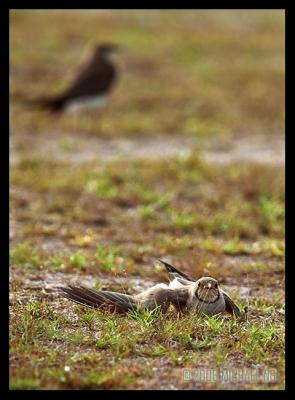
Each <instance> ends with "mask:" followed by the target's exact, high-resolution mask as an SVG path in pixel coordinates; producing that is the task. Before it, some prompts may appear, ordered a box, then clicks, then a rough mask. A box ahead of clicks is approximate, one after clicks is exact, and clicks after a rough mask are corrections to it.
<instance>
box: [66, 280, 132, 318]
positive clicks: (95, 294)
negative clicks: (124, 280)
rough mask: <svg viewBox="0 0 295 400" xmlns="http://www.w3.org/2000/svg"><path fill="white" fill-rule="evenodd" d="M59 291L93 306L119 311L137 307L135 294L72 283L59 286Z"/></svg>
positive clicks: (81, 302) (82, 303)
mask: <svg viewBox="0 0 295 400" xmlns="http://www.w3.org/2000/svg"><path fill="white" fill-rule="evenodd" d="M59 292H60V293H61V295H62V296H63V297H66V298H67V299H69V300H71V301H73V302H75V303H78V304H81V305H86V306H88V307H91V308H106V309H108V310H110V311H116V312H118V313H127V312H128V311H130V310H133V309H134V308H136V303H135V301H134V298H133V296H130V295H128V294H123V293H117V292H110V291H102V290H93V289H88V288H86V287H83V286H71V285H70V286H67V287H61V288H59Z"/></svg>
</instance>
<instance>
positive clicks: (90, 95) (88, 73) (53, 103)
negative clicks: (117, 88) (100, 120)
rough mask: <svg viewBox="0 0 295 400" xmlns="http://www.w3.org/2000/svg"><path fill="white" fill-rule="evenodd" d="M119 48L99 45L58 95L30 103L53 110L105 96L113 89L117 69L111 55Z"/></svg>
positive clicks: (110, 45) (57, 110) (56, 110)
mask: <svg viewBox="0 0 295 400" xmlns="http://www.w3.org/2000/svg"><path fill="white" fill-rule="evenodd" d="M116 50H117V46H116V45H112V44H102V45H99V46H97V47H96V48H95V49H94V51H93V54H92V56H91V57H90V59H89V60H88V61H87V62H86V63H85V64H84V65H82V66H81V67H80V70H79V71H78V73H77V75H76V77H75V79H74V80H73V81H72V83H71V84H70V85H69V87H68V88H67V89H66V90H64V92H63V93H61V94H60V95H58V96H56V97H52V98H44V99H35V100H30V101H29V103H30V104H32V105H35V106H38V107H41V108H44V109H48V110H50V111H53V112H60V111H63V110H64V109H65V108H67V106H69V105H70V104H71V103H73V102H81V103H83V101H87V102H89V101H90V100H91V99H95V98H96V99H97V98H99V97H102V96H105V95H107V94H108V92H109V91H110V90H111V88H112V86H113V84H114V81H115V78H116V75H117V70H116V68H115V66H114V65H113V63H112V62H111V60H110V58H109V56H110V55H111V54H112V53H113V52H115V51H116Z"/></svg>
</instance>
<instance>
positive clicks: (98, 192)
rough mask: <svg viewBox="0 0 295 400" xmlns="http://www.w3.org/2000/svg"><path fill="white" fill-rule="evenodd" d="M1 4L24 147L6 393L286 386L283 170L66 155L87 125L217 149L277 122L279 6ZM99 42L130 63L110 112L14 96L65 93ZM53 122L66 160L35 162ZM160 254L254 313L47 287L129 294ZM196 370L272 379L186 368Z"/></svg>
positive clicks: (160, 275)
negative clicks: (77, 296)
mask: <svg viewBox="0 0 295 400" xmlns="http://www.w3.org/2000/svg"><path fill="white" fill-rule="evenodd" d="M10 15H11V41H10V45H11V52H10V62H11V83H10V89H11V90H10V92H11V105H12V107H11V122H12V131H13V135H15V137H17V139H18V140H17V141H16V147H15V148H13V150H12V155H14V154H16V155H19V156H21V157H20V160H19V162H16V163H13V164H12V166H11V169H10V184H11V194H10V221H11V230H10V235H11V246H10V266H11V277H10V296H11V298H10V385H11V388H13V389H39V388H42V389H169V388H170V389H171V388H172V389H182V388H183V389H186V388H188V389H220V388H222V389H224V388H225V389H234V388H236V389H283V388H284V256H285V241H284V239H285V238H284V229H285V226H284V221H285V215H284V197H285V188H284V169H283V166H278V165H271V164H268V165H260V164H249V163H248V164H243V163H235V164H229V165H215V164H208V163H206V162H205V161H204V160H203V159H202V158H201V156H200V153H199V151H198V149H197V147H195V148H194V149H195V150H194V149H192V152H191V154H190V155H188V156H187V155H185V154H184V155H183V154H179V156H176V157H173V158H170V159H169V158H164V157H163V158H162V157H158V158H156V157H153V158H151V159H149V158H148V157H147V158H146V159H144V160H136V159H133V158H131V157H130V158H129V157H125V158H124V157H122V159H120V160H117V161H109V160H108V162H106V160H105V159H104V158H103V157H101V158H100V157H99V154H97V158H96V161H93V162H84V163H81V164H77V163H75V162H72V161H70V157H69V159H67V156H66V155H67V154H69V155H70V154H71V152H72V150H73V148H78V149H79V148H80V145H81V146H82V144H83V143H84V142H85V141H87V140H90V139H93V137H92V138H91V135H92V136H102V135H104V136H107V137H113V138H118V137H122V136H128V137H132V136H134V135H137V136H139V135H145V136H151V137H154V135H157V134H158V133H159V132H163V133H164V134H167V138H169V136H168V135H173V134H174V133H175V134H176V133H177V134H182V135H184V137H185V135H189V136H196V137H202V138H203V139H204V140H205V142H206V140H208V141H209V138H210V140H212V141H215V142H216V145H222V143H224V142H223V139H224V138H226V140H228V141H229V142H230V140H231V138H232V137H233V136H235V137H236V138H239V137H240V138H242V137H244V134H245V132H246V133H247V134H249V135H252V134H253V136H254V137H255V134H256V133H259V134H261V135H265V136H267V137H268V138H269V137H270V135H271V134H273V133H282V131H283V112H284V104H283V98H284V93H283V75H284V65H283V52H284V43H283V36H284V33H283V27H284V21H283V13H282V11H279V10H278V11H276V10H273V11H272V10H270V11H265V10H264V11H263V10H261V11H255V12H254V11H243V10H241V11H239V10H237V11H230V12H229V11H214V12H210V11H205V10H204V11H203V10H200V11H195V12H192V11H181V12H179V11H178V12H176V11H173V10H171V11H161V12H160V13H159V12H156V11H111V12H109V11H101V12H88V11H85V12H79V11H68V12H65V11H61V10H55V11H50V12H49V11H41V10H39V11H38V10H37V11H34V12H32V11H23V10H15V11H11V14H10ZM49 26H50V29H49V28H48V27H49ZM76 26H79V27H80V30H79V34H78V33H77V31H76ZM98 27H99V28H98ZM94 31H95V32H96V36H95V37H94V36H93V32H94ZM36 32H38V35H36ZM241 37H245V38H247V39H246V40H243V41H241V40H240V38H241ZM32 38H34V40H32ZM105 40H108V41H114V42H118V43H121V44H122V45H125V50H123V51H122V52H121V55H120V57H121V58H122V60H123V61H124V62H125V67H126V68H125V72H124V71H123V72H122V79H121V81H118V85H117V87H116V88H115V90H114V92H113V94H112V99H111V103H110V105H107V106H106V107H105V109H104V110H103V111H101V112H100V111H99V112H97V113H94V114H93V115H91V116H90V115H88V114H84V113H81V115H79V118H76V120H75V118H73V116H72V115H68V114H65V115H64V116H61V117H60V118H59V119H56V118H53V117H52V116H48V115H46V114H45V113H42V112H39V111H32V110H30V109H28V108H27V107H25V106H24V104H23V101H22V95H23V92H22V91H23V82H24V81H25V82H26V92H27V93H30V95H32V97H39V96H40V95H41V94H42V93H46V92H47V91H48V90H49V88H50V90H52V93H55V92H58V91H59V90H60V89H62V88H63V87H64V86H66V84H67V82H66V81H65V80H64V79H65V76H64V70H67V71H68V68H69V66H73V69H75V65H76V63H77V62H78V58H79V57H80V55H81V53H82V52H83V51H84V47H85V43H86V44H89V46H91V45H92V44H93V43H96V42H97V41H105ZM27 43H30V46H27ZM69 43H70V46H69ZM77 54H78V56H79V57H77ZM53 130H54V131H56V132H57V133H59V132H60V133H61V135H60V138H59V139H58V146H57V148H56V150H55V151H56V152H60V154H63V155H64V156H63V157H65V159H62V158H61V161H59V162H58V161H57V160H55V159H54V158H52V159H49V158H46V157H43V155H44V154H43V153H42V152H40V154H38V153H37V155H36V154H34V157H33V156H31V155H32V154H31V153H30V150H31V149H30V146H31V144H30V143H31V142H27V141H26V137H27V136H26V135H36V136H37V135H43V136H44V138H46V135H47V134H49V135H51V133H52V132H53ZM74 135H75V138H76V139H75V141H74V140H72V137H73V136H74ZM167 140H168V139H167ZM45 143H47V142H45ZM167 143H168V141H167ZM45 150H46V153H48V154H52V148H51V147H50V146H49V147H48V148H46V149H45ZM163 256H169V257H171V261H172V262H174V263H175V264H176V265H177V266H179V268H181V269H182V270H183V271H185V272H186V273H188V274H191V275H192V276H195V277H200V276H202V275H212V276H214V277H215V278H217V279H218V280H219V282H220V285H221V287H222V288H224V289H225V290H226V291H227V292H229V293H230V295H231V296H232V298H233V299H234V300H235V301H236V302H237V303H238V304H239V305H240V306H242V307H245V306H247V307H248V315H247V319H245V320H242V321H237V320H235V319H232V318H230V317H228V316H216V317H204V316H203V317H200V316H197V315H184V316H179V315H177V314H176V313H175V312H173V311H172V310H169V312H168V313H167V314H165V315H162V314H161V313H159V312H158V311H157V310H156V311H155V312H143V313H138V312H133V313H131V314H130V315H129V316H126V317H120V316H118V315H113V314H107V313H104V312H100V311H96V310H90V309H89V308H85V307H81V306H78V305H75V304H71V303H70V302H68V301H67V300H65V299H61V298H59V297H56V295H55V293H54V289H53V288H54V287H56V286H58V285H60V284H69V283H70V284H85V285H87V286H91V287H96V288H98V289H107V290H117V291H122V292H126V293H134V292H138V291H140V290H143V289H145V288H147V287H149V286H150V285H152V284H153V283H156V282H163V281H166V280H167V277H166V275H165V273H164V271H163V268H162V267H160V266H159V265H157V264H155V260H156V259H157V258H158V257H163ZM201 367H202V368H218V369H222V368H223V369H226V368H231V369H234V368H241V369H250V371H256V370H257V371H260V373H263V371H264V372H265V371H268V370H269V369H273V370H275V371H276V374H277V376H276V379H275V380H274V381H273V382H268V381H267V380H260V381H258V382H257V381H253V380H252V381H250V382H245V381H244V382H237V381H236V382H234V381H230V382H227V383H222V382H221V381H215V382H214V381H211V382H208V381H207V382H204V381H200V380H194V379H190V380H186V379H185V377H184V371H185V370H190V371H194V370H195V369H196V368H201Z"/></svg>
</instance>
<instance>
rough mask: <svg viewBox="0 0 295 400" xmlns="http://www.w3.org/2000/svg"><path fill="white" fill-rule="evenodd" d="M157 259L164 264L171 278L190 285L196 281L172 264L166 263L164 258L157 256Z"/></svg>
mask: <svg viewBox="0 0 295 400" xmlns="http://www.w3.org/2000/svg"><path fill="white" fill-rule="evenodd" d="M159 261H160V262H161V263H162V264H164V266H165V268H166V271H167V272H168V276H169V278H170V279H171V280H173V279H176V280H177V281H178V282H180V283H181V284H183V285H190V284H191V283H192V282H196V279H193V278H191V277H190V276H188V275H186V274H185V273H184V272H181V271H179V270H178V269H177V268H175V267H174V266H173V265H171V264H169V263H167V262H166V261H164V260H161V259H160V258H159Z"/></svg>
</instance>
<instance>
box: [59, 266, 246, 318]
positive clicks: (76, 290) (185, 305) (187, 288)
mask: <svg viewBox="0 0 295 400" xmlns="http://www.w3.org/2000/svg"><path fill="white" fill-rule="evenodd" d="M159 261H161V262H162V263H163V264H164V266H165V268H166V271H167V272H168V276H169V278H170V279H171V281H170V283H169V285H167V284H165V283H159V284H157V285H155V286H152V287H151V288H149V289H147V290H145V291H143V292H141V293H139V294H136V295H128V294H124V293H118V292H111V291H106V290H105V291H103V290H93V289H89V288H86V287H83V286H71V285H70V286H68V287H60V288H59V292H60V294H61V295H62V296H63V297H66V298H67V299H69V300H72V301H74V302H75V303H78V304H81V305H86V306H89V307H92V308H100V309H101V308H104V309H108V310H109V311H112V312H114V311H115V312H118V313H123V314H124V313H127V312H129V311H134V310H142V309H148V310H154V309H156V308H157V307H159V308H160V309H161V311H162V312H166V311H167V310H168V308H169V306H170V305H173V306H174V308H175V309H176V310H177V311H179V312H182V313H185V312H189V311H193V312H196V313H198V314H206V315H209V316H211V315H215V314H220V313H223V312H229V313H231V314H232V315H234V316H236V317H240V316H241V315H242V313H241V311H240V309H239V307H238V306H237V305H236V304H235V303H234V302H233V300H232V299H231V298H230V297H229V296H228V294H226V293H225V292H224V291H223V290H222V289H220V288H219V286H218V282H217V280H216V279H214V278H211V277H203V278H200V279H198V280H195V279H193V278H191V277H189V276H188V275H186V274H184V273H183V272H181V271H179V270H178V269H177V268H175V267H174V266H173V265H171V264H169V263H167V262H166V261H163V260H159Z"/></svg>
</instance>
